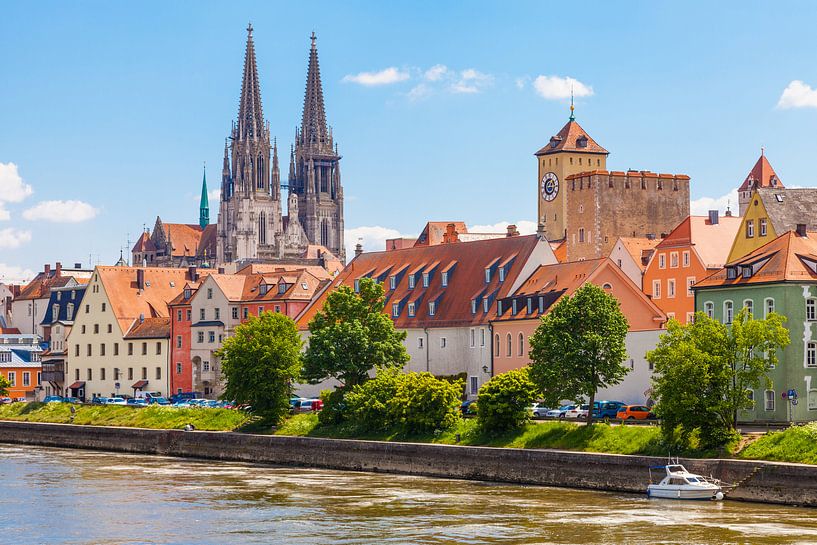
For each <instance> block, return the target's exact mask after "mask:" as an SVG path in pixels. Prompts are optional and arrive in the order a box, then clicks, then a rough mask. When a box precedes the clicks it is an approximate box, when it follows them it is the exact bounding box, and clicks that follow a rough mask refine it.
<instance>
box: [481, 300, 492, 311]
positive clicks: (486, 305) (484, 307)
mask: <svg viewBox="0 0 817 545" xmlns="http://www.w3.org/2000/svg"><path fill="white" fill-rule="evenodd" d="M490 306H491V301H490V300H489V299H488V298H487V297H484V298H483V299H482V312H488V308H489V307H490Z"/></svg>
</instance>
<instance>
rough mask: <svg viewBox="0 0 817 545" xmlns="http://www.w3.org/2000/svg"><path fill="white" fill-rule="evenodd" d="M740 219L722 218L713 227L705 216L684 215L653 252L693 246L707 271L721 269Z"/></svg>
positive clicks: (736, 217) (733, 217) (735, 217)
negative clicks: (682, 219)
mask: <svg viewBox="0 0 817 545" xmlns="http://www.w3.org/2000/svg"><path fill="white" fill-rule="evenodd" d="M741 220H742V218H740V217H738V216H722V217H719V218H718V223H715V224H712V222H710V221H709V217H708V216H687V218H686V219H685V220H684V221H682V222H681V223H680V224H678V226H677V227H676V228H675V229H673V230H672V232H670V234H669V235H667V236H666V237H664V239H663V240H662V241H661V242H659V243H658V246H656V249H668V248H677V247H682V246H693V247H694V248H695V251H696V252H697V253H698V256H699V257H700V258H701V262H702V264H703V265H704V267H706V268H707V269H713V268H717V267H722V266H723V264H724V263H726V259H727V258H728V257H729V251H730V250H731V249H732V243H733V242H734V241H735V236H736V235H737V234H738V229H740V225H741Z"/></svg>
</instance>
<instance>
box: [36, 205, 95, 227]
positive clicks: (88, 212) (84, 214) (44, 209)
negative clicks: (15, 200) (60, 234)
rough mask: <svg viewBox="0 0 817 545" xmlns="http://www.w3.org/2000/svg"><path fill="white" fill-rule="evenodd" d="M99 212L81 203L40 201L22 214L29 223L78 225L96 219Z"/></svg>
mask: <svg viewBox="0 0 817 545" xmlns="http://www.w3.org/2000/svg"><path fill="white" fill-rule="evenodd" d="M98 213H99V211H98V210H97V209H96V208H94V207H93V206H91V205H90V204H88V203H87V202H82V201H41V202H39V203H37V204H36V205H34V206H32V207H31V208H29V209H28V210H25V211H24V212H23V217H24V218H25V219H27V220H30V221H50V222H53V223H80V222H83V221H87V220H90V219H93V218H95V217H96V215H97V214H98Z"/></svg>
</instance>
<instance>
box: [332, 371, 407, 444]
mask: <svg viewBox="0 0 817 545" xmlns="http://www.w3.org/2000/svg"><path fill="white" fill-rule="evenodd" d="M404 376H405V375H403V374H402V373H401V372H400V371H399V370H397V369H393V368H386V369H380V370H379V371H378V373H377V376H375V378H373V379H369V380H367V381H366V382H364V383H363V384H359V385H357V386H355V387H354V388H353V389H352V391H351V392H349V393H348V394H347V395H346V404H347V410H348V415H349V418H350V419H351V420H352V421H353V423H354V424H356V425H357V426H360V427H361V428H363V429H365V430H366V431H383V430H386V429H389V428H390V427H392V426H393V425H394V424H395V422H396V415H395V411H394V407H393V406H392V405H391V403H392V401H393V400H394V397H395V395H396V394H397V389H398V387H399V384H400V382H401V381H402V380H403V377H404ZM324 410H326V407H325V406H324Z"/></svg>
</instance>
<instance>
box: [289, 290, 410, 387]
mask: <svg viewBox="0 0 817 545" xmlns="http://www.w3.org/2000/svg"><path fill="white" fill-rule="evenodd" d="M384 300H385V299H384V296H383V288H382V287H381V286H380V284H378V283H377V282H375V281H373V280H371V279H369V278H363V279H361V280H360V285H359V293H355V292H354V291H352V289H351V288H349V287H348V286H341V287H339V288H338V289H336V290H335V291H334V292H332V293H330V294H329V296H328V297H327V298H326V303H325V304H324V306H323V309H322V310H321V311H320V312H318V314H316V315H315V317H314V318H313V319H312V321H311V322H310V323H309V332H310V333H311V335H310V337H309V346H308V348H307V349H306V354H305V355H304V369H303V377H304V378H305V379H306V380H307V381H309V382H311V383H313V384H315V383H318V382H321V381H322V380H326V379H328V378H335V379H337V380H339V381H340V382H341V383H342V384H343V386H344V387H345V388H347V389H350V388H351V387H353V386H355V385H358V384H362V383H363V382H365V381H366V380H367V379H368V377H369V372H370V371H371V370H372V369H374V368H378V369H381V368H386V367H397V368H401V367H402V366H403V365H405V364H406V362H408V360H409V355H408V352H406V347H405V346H403V341H404V340H405V338H406V333H405V332H400V331H397V330H396V329H395V328H394V323H393V322H392V321H391V319H390V318H389V317H388V316H386V315H385V314H384V313H383V307H384V304H385V303H384Z"/></svg>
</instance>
